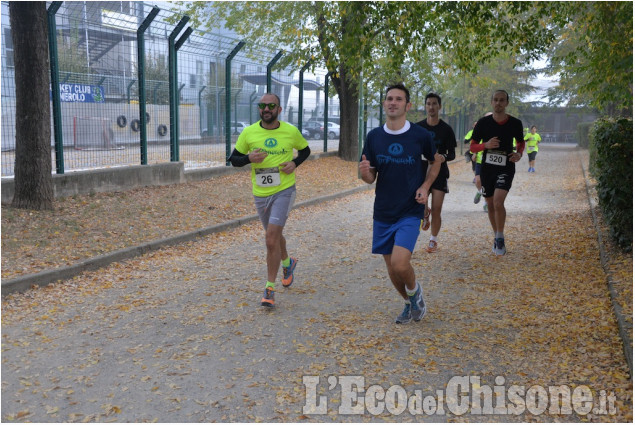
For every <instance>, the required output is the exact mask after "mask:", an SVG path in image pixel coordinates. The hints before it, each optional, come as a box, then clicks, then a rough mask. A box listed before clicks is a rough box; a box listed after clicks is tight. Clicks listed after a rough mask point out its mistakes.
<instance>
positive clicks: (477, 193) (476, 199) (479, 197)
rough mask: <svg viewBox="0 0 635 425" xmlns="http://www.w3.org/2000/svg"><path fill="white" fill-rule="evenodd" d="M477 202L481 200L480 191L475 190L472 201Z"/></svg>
mask: <svg viewBox="0 0 635 425" xmlns="http://www.w3.org/2000/svg"><path fill="white" fill-rule="evenodd" d="M479 202H481V191H480V190H479V191H478V192H476V195H474V203H475V204H478V203H479Z"/></svg>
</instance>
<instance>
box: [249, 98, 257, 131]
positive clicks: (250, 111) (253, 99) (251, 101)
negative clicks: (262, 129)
mask: <svg viewBox="0 0 635 425" xmlns="http://www.w3.org/2000/svg"><path fill="white" fill-rule="evenodd" d="M256 97H258V92H257V91H256V90H254V91H253V92H252V93H251V95H250V96H249V124H253V123H254V120H253V118H252V117H251V114H252V112H253V110H254V107H253V104H254V101H255V100H256Z"/></svg>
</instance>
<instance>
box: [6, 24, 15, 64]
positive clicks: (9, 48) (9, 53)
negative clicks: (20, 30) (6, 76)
mask: <svg viewBox="0 0 635 425" xmlns="http://www.w3.org/2000/svg"><path fill="white" fill-rule="evenodd" d="M3 38H4V56H5V63H6V64H7V66H8V67H9V68H13V67H14V66H15V65H14V63H13V39H12V38H11V28H5V29H4V37H3Z"/></svg>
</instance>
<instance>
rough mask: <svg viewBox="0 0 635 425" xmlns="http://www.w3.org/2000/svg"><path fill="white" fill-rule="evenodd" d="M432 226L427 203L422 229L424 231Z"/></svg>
mask: <svg viewBox="0 0 635 425" xmlns="http://www.w3.org/2000/svg"><path fill="white" fill-rule="evenodd" d="M429 228H430V208H428V206H427V205H426V211H425V212H424V213H423V220H421V230H423V231H424V232H425V231H426V230H428V229H429Z"/></svg>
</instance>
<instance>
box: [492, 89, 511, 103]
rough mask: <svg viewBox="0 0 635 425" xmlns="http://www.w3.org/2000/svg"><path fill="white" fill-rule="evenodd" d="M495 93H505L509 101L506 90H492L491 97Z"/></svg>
mask: <svg viewBox="0 0 635 425" xmlns="http://www.w3.org/2000/svg"><path fill="white" fill-rule="evenodd" d="M496 93H505V96H507V101H508V102H509V93H507V91H505V90H503V89H498V90H494V93H492V99H493V98H494V95H495V94H496Z"/></svg>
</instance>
